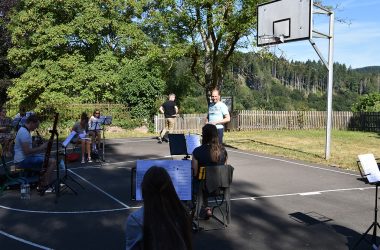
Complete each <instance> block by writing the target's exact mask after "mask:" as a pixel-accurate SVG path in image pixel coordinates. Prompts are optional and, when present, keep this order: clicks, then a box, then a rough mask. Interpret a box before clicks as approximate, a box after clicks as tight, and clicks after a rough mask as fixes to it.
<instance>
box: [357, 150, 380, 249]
mask: <svg viewBox="0 0 380 250" xmlns="http://www.w3.org/2000/svg"><path fill="white" fill-rule="evenodd" d="M358 157H359V161H360V165H361V168H362V169H361V168H360V166H359V164H358V167H359V170H360V174H361V176H362V178H367V180H368V183H369V184H374V185H376V192H375V208H374V220H373V222H372V224H371V225H370V226H369V227H368V229H367V231H365V233H363V234H362V236H361V237H360V239H359V240H358V241H357V242H356V243H355V245H354V247H353V249H356V247H357V246H358V245H359V244H360V242H361V241H362V240H365V241H366V242H367V243H369V244H371V246H372V247H373V246H376V248H377V247H378V245H377V228H380V224H379V223H378V221H377V211H378V208H377V199H378V189H379V184H380V171H379V167H378V164H377V162H376V159H375V157H374V156H373V154H365V155H359V156H358ZM362 170H363V171H362ZM363 172H364V173H363ZM372 228H373V233H372V237H371V240H368V239H367V238H366V236H367V235H368V233H369V231H371V229H372Z"/></svg>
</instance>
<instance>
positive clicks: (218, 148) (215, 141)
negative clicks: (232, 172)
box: [202, 124, 227, 163]
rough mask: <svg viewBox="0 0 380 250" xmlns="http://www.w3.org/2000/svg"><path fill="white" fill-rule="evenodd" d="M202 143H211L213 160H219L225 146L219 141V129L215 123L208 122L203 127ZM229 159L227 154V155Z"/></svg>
mask: <svg viewBox="0 0 380 250" xmlns="http://www.w3.org/2000/svg"><path fill="white" fill-rule="evenodd" d="M202 144H203V145H204V144H209V145H210V154H211V160H212V161H213V162H215V163H218V162H219V159H220V158H221V154H222V153H223V151H224V150H223V146H222V145H221V144H220V143H219V137H218V129H217V128H216V126H215V125H213V124H206V125H204V126H203V128H202ZM226 159H227V155H226Z"/></svg>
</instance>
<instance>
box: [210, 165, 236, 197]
mask: <svg viewBox="0 0 380 250" xmlns="http://www.w3.org/2000/svg"><path fill="white" fill-rule="evenodd" d="M205 169H206V187H207V190H208V192H210V193H212V192H214V191H216V190H218V189H221V188H222V189H223V188H229V187H230V185H231V183H232V177H233V172H234V168H233V167H232V166H231V165H216V166H207V167H206V168H205Z"/></svg>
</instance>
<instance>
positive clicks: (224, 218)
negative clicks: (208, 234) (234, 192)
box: [194, 165, 234, 230]
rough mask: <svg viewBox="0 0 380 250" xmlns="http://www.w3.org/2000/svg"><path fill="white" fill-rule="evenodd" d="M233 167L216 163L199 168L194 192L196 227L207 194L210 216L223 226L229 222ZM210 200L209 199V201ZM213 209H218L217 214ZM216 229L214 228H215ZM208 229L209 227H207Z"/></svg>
mask: <svg viewBox="0 0 380 250" xmlns="http://www.w3.org/2000/svg"><path fill="white" fill-rule="evenodd" d="M233 171H234V168H233V167H232V166H231V165H216V166H207V167H201V168H200V169H199V174H198V180H199V186H198V191H197V192H196V197H195V199H196V206H195V212H194V215H195V220H196V224H197V227H198V229H200V227H199V221H200V219H201V218H200V214H201V209H202V206H203V201H204V197H203V196H204V195H206V196H207V199H208V201H209V204H212V205H209V207H210V208H211V217H210V218H212V219H215V220H216V221H218V222H219V223H220V224H222V227H221V228H225V227H227V226H228V224H229V223H230V222H231V200H230V186H231V183H232V177H233ZM210 200H211V201H210ZM215 211H219V214H220V216H221V217H220V216H218V215H217V214H216V213H215ZM215 229H216V228H215ZM208 230H210V229H208Z"/></svg>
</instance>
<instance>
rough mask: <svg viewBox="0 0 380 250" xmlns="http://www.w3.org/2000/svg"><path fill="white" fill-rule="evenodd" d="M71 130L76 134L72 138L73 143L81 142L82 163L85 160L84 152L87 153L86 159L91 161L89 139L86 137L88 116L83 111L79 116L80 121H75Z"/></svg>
mask: <svg viewBox="0 0 380 250" xmlns="http://www.w3.org/2000/svg"><path fill="white" fill-rule="evenodd" d="M71 131H75V132H76V133H77V134H76V135H75V137H74V138H73V140H72V141H73V143H77V142H78V143H79V142H80V144H81V150H82V163H85V162H86V158H85V153H87V161H88V162H92V160H91V148H90V146H91V140H90V138H88V136H87V134H88V116H87V114H86V113H85V112H83V113H82V115H81V116H80V121H78V122H76V123H75V124H74V126H73V128H72V129H71Z"/></svg>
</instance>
